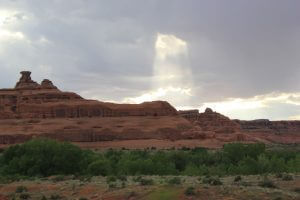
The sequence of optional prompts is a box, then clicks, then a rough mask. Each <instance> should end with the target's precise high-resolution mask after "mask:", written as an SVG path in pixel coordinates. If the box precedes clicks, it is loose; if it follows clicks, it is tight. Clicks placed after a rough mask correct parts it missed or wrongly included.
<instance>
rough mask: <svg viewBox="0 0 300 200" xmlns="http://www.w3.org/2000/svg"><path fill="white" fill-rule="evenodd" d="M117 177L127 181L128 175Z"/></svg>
mask: <svg viewBox="0 0 300 200" xmlns="http://www.w3.org/2000/svg"><path fill="white" fill-rule="evenodd" d="M117 179H119V180H120V181H127V177H126V176H121V175H119V176H117Z"/></svg>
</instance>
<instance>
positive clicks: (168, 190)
mask: <svg viewBox="0 0 300 200" xmlns="http://www.w3.org/2000/svg"><path fill="white" fill-rule="evenodd" d="M179 199H180V190H179V189H178V188H172V187H164V188H160V189H157V190H155V191H153V192H151V193H150V194H149V195H148V196H146V198H145V199H144V200H179Z"/></svg>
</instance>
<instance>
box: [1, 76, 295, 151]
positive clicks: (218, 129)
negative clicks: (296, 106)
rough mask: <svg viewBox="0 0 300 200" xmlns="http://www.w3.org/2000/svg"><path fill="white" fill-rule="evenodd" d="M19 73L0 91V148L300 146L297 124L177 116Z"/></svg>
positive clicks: (168, 109) (152, 105) (163, 106)
mask: <svg viewBox="0 0 300 200" xmlns="http://www.w3.org/2000/svg"><path fill="white" fill-rule="evenodd" d="M30 74H31V73H30V72H28V71H24V72H21V75H22V76H21V78H20V80H19V82H18V83H17V84H16V86H15V88H14V89H2V90H0V144H2V145H3V144H4V145H5V144H15V143H21V142H24V141H26V140H29V139H31V138H34V137H49V138H53V139H57V140H63V141H71V142H79V143H83V142H86V143H90V142H101V141H114V140H149V139H157V140H171V141H179V140H196V141H206V142H203V144H206V145H207V146H210V145H209V144H210V143H214V144H218V145H222V144H224V143H226V142H233V141H243V142H257V141H260V142H266V143H270V142H271V143H272V142H275V143H288V144H289V143H300V121H276V122H272V121H269V120H254V121H240V120H231V119H229V118H228V117H226V116H224V115H221V114H220V113H217V112H214V111H213V110H212V109H210V108H207V109H206V110H205V112H204V113H199V111H198V110H188V111H179V112H177V111H176V109H175V108H174V107H172V106H171V105H170V104H169V103H168V102H165V101H154V102H145V103H142V104H115V103H107V102H100V101H95V100H86V99H83V98H82V97H81V96H79V95H78V94H76V93H71V92H62V91H60V90H59V89H58V88H57V87H56V86H54V85H53V83H52V82H51V81H50V80H48V79H44V80H43V81H42V82H41V84H38V83H36V82H34V81H33V80H31V77H30Z"/></svg>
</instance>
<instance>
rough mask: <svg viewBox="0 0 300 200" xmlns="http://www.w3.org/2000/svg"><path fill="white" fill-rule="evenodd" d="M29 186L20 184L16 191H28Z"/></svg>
mask: <svg viewBox="0 0 300 200" xmlns="http://www.w3.org/2000/svg"><path fill="white" fill-rule="evenodd" d="M27 191H28V190H27V188H26V187H25V186H23V185H20V186H18V187H17V188H16V193H22V192H27Z"/></svg>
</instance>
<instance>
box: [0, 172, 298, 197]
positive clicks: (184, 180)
mask: <svg viewBox="0 0 300 200" xmlns="http://www.w3.org/2000/svg"><path fill="white" fill-rule="evenodd" d="M292 176H293V180H290V181H283V180H282V179H281V178H276V177H275V176H273V175H270V176H268V178H269V179H270V180H271V181H272V182H273V183H274V185H275V188H264V187H261V186H259V183H260V182H261V181H262V180H263V176H242V180H241V181H240V182H234V178H235V177H223V178H220V180H221V182H222V185H217V186H212V185H208V184H203V183H202V181H201V180H202V179H203V178H204V177H186V176H180V177H179V178H180V180H181V183H180V184H179V185H170V184H169V183H168V180H170V178H172V177H160V176H148V177H144V178H147V179H151V180H153V181H154V184H153V185H148V186H142V185H140V183H138V182H136V181H134V179H135V178H136V177H127V180H126V181H123V182H122V181H120V180H117V181H114V182H107V180H106V178H105V177H93V178H91V179H74V178H72V177H63V178H64V180H59V181H58V180H56V178H55V177H48V178H44V179H35V180H31V181H26V180H25V181H19V182H12V183H7V184H3V183H2V184H0V200H8V199H19V198H20V195H22V194H27V195H29V196H30V198H29V199H33V200H40V199H42V197H43V196H45V197H46V199H63V200H65V199H74V200H75V199H82V200H83V199H94V200H126V199H127V200H129V199H130V200H138V199H139V200H160V199H162V200H185V199H190V200H192V199H199V200H248V199H252V200H261V199H263V200H280V199H282V200H299V199H300V193H299V192H300V176H299V175H295V174H294V175H292ZM20 186H22V187H25V188H26V191H23V192H21V193H20V192H17V191H18V190H17V188H18V187H20ZM188 187H193V188H194V191H195V194H194V195H192V196H187V195H185V193H184V191H185V190H186V189H187V188H188Z"/></svg>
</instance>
